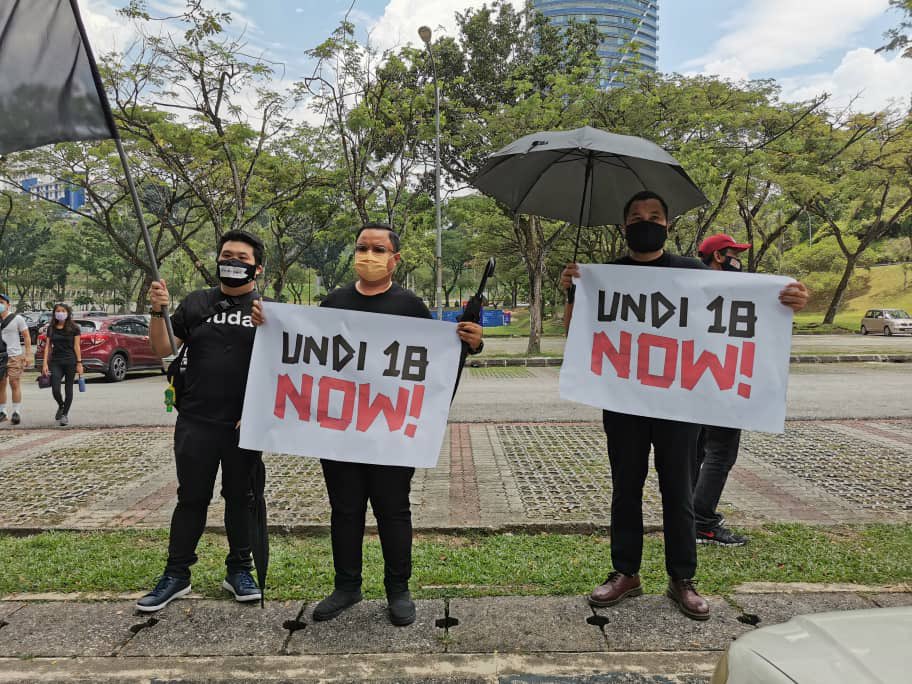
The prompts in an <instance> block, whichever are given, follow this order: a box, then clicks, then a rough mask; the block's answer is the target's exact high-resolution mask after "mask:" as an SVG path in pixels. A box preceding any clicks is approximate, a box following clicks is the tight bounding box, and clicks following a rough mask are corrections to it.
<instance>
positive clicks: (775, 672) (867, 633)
mask: <svg viewBox="0 0 912 684" xmlns="http://www.w3.org/2000/svg"><path fill="white" fill-rule="evenodd" d="M910 645H912V607H905V608H871V609H867V610H848V611H842V612H834V613H818V614H816V615H799V616H797V617H793V618H792V619H791V620H789V621H788V622H786V623H783V624H781V625H771V626H769V627H764V628H762V629H758V630H756V631H755V632H749V633H747V634H745V635H744V636H741V637H739V638H738V639H736V640H735V641H734V642H733V643H732V644H731V646H729V647H728V651H726V653H725V654H724V655H723V656H722V659H721V660H720V661H719V663H718V664H717V665H716V671H715V673H714V674H713V677H712V680H711V684H907V682H909V681H912V672H910V663H912V660H910V658H909V647H910Z"/></svg>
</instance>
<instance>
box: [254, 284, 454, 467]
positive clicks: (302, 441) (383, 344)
mask: <svg viewBox="0 0 912 684" xmlns="http://www.w3.org/2000/svg"><path fill="white" fill-rule="evenodd" d="M263 314H264V316H265V317H266V323H265V324H264V325H262V326H260V327H259V328H258V329H257V334H256V338H255V340H254V344H253V354H252V356H251V360H250V373H249V375H248V378H247V391H246V395H245V397H244V412H243V416H242V417H241V435H240V446H241V447H243V448H245V449H255V450H257V451H270V452H276V453H284V454H296V455H299V456H312V457H317V458H326V459H330V460H334V461H351V462H357V463H375V464H379V465H401V466H414V467H418V468H432V467H434V466H435V465H436V464H437V456H438V454H439V452H440V445H441V443H442V442H443V434H444V430H445V429H446V422H447V414H448V413H449V408H450V398H451V397H452V396H453V386H454V384H455V382H456V369H457V364H458V362H459V351H460V342H459V337H458V336H457V335H456V329H455V328H454V327H453V326H452V325H449V324H446V323H439V322H437V321H431V320H428V319H423V318H412V317H406V316H391V315H383V314H375V313H364V312H361V311H348V310H343V309H331V308H318V307H301V306H294V305H291V304H276V303H272V302H265V303H264V304H263Z"/></svg>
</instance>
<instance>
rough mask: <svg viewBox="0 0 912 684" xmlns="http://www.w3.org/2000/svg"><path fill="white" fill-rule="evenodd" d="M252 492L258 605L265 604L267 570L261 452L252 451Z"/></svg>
mask: <svg viewBox="0 0 912 684" xmlns="http://www.w3.org/2000/svg"><path fill="white" fill-rule="evenodd" d="M250 487H251V490H252V494H253V501H252V502H251V511H250V546H251V549H250V551H251V553H252V554H253V564H254V566H255V567H256V575H257V584H259V585H260V607H261V608H264V607H265V605H266V573H267V571H268V570H269V528H268V526H267V522H266V464H265V463H263V454H261V453H259V452H254V458H253V463H252V464H251V469H250Z"/></svg>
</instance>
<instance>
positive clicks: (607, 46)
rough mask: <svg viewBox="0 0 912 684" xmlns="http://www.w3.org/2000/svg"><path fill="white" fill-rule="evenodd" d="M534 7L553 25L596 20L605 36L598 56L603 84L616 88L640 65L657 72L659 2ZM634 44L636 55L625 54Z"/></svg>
mask: <svg viewBox="0 0 912 684" xmlns="http://www.w3.org/2000/svg"><path fill="white" fill-rule="evenodd" d="M532 4H533V6H534V7H535V9H537V10H538V11H539V12H541V13H542V14H543V15H545V16H546V17H548V19H549V20H550V21H551V23H553V24H555V25H557V26H565V25H567V24H568V23H569V22H570V21H571V20H572V21H574V22H576V23H585V22H589V21H594V22H595V24H596V26H597V27H598V30H599V33H601V34H602V42H601V44H600V45H599V49H598V53H599V56H600V57H601V58H602V65H603V82H604V83H605V85H609V86H610V85H613V84H614V83H615V81H616V80H617V75H618V74H619V73H621V72H623V71H625V70H627V69H629V68H630V67H632V66H633V64H634V62H637V63H638V65H639V66H640V67H641V68H645V69H650V70H652V71H655V70H656V67H657V66H658V49H659V0H533V3H532ZM631 43H635V44H636V46H637V48H636V55H635V56H634V55H633V54H630V52H629V51H627V52H626V54H625V51H624V49H623V48H624V47H625V46H628V45H630V44H631Z"/></svg>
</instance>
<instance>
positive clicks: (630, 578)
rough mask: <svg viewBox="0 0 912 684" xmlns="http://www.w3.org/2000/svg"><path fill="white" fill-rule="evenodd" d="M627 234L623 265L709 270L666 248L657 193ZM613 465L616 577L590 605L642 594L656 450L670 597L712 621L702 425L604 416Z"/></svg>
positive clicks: (799, 297) (793, 296)
mask: <svg viewBox="0 0 912 684" xmlns="http://www.w3.org/2000/svg"><path fill="white" fill-rule="evenodd" d="M624 223H625V225H624V235H625V238H626V240H627V245H628V247H629V250H630V253H629V256H626V257H623V258H621V259H619V260H618V261H616V262H615V263H616V264H619V265H625V266H653V267H659V268H678V269H680V268H686V269H705V268H706V266H705V265H704V264H703V263H701V262H700V261H699V260H697V259H692V258H688V257H681V256H677V255H673V254H669V253H667V252H666V251H665V249H664V245H665V240H666V239H667V234H668V206H667V204H666V203H665V201H664V200H663V199H662V198H661V197H660V196H659V195H658V194H656V193H654V192H651V191H643V192H640V193H637V194H636V195H634V196H633V197H632V198H631V199H630V200H629V201H628V203H627V205H626V206H625V208H624ZM579 276H580V270H579V267H578V266H577V265H576V264H569V265H568V266H567V268H565V269H564V271H563V273H562V274H561V285H562V286H563V287H564V288H567V289H569V288H570V286H571V285H572V284H573V279H574V278H579ZM779 301H780V302H781V303H782V304H784V305H786V306H790V307H792V308H793V309H795V310H798V309H800V308H802V307H803V306H804V304H805V302H806V301H807V289H806V288H805V287H804V286H803V285H802V284H800V283H790V284H789V285H787V286H786V287H785V288H784V289H783V290H782V291H781V293H780V296H779ZM572 315H573V305H572V304H568V306H567V312H566V314H565V328H566V329H569V327H570V320H571V317H572ZM602 415H603V424H604V428H605V433H606V435H607V437H608V457H609V461H610V464H611V479H612V501H611V560H612V564H613V566H614V571H613V572H611V573H610V574H609V576H608V578H607V579H606V580H605V582H604V583H602V584H601V585H599V586H598V587H596V588H595V589H594V590H593V591H592V593H591V595H590V597H589V602H590V603H591V604H592V605H594V606H599V607H604V606H613V605H616V604H617V603H619V602H620V601H622V600H624V599H625V598H630V597H633V596H639V595H640V594H642V593H643V590H642V586H641V584H640V578H639V575H638V573H639V569H640V563H641V560H642V554H643V503H642V501H643V485H644V484H645V481H646V474H647V472H648V468H649V452H650V448H653V449H654V452H655V467H656V471H657V473H658V476H659V486H660V489H661V492H662V516H663V530H664V537H665V567H666V570H667V572H668V575H669V583H668V589H667V595H668V596H669V598H671V599H672V600H673V601H674V602H675V603H676V604H677V606H678V608H679V609H680V610H681V612H682V613H684V614H685V615H687V616H688V617H690V618H692V619H695V620H706V619H708V618H709V604H708V603H707V602H706V600H705V599H704V598H703V597H702V596H700V594H699V593H698V592H697V590H696V588H695V587H694V583H693V578H694V575H695V574H696V567H697V551H696V537H695V526H694V510H693V491H692V489H691V478H692V473H693V469H694V463H695V460H696V442H697V437H698V435H699V431H700V426H699V425H696V424H692V423H689V422H682V421H678V420H669V419H664V418H655V417H650V416H648V415H633V414H630V413H620V412H617V411H609V410H604V411H603V414H602Z"/></svg>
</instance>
